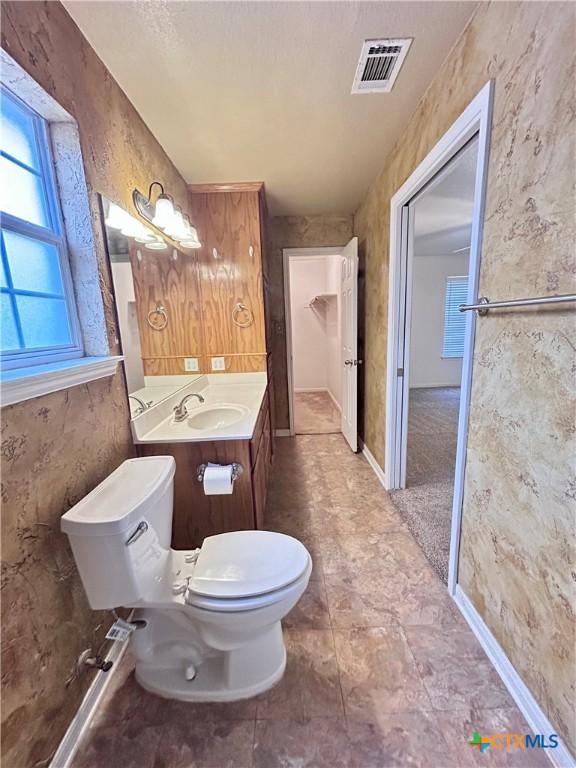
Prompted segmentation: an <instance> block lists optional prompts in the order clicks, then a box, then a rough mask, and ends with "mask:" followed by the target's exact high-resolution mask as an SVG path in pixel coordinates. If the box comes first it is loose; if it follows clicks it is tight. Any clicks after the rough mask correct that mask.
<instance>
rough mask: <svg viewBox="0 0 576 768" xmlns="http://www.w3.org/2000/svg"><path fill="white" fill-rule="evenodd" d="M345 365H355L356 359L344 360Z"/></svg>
mask: <svg viewBox="0 0 576 768" xmlns="http://www.w3.org/2000/svg"><path fill="white" fill-rule="evenodd" d="M344 365H354V360H344Z"/></svg>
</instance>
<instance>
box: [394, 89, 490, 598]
mask: <svg viewBox="0 0 576 768" xmlns="http://www.w3.org/2000/svg"><path fill="white" fill-rule="evenodd" d="M493 99H494V81H493V80H489V81H488V82H487V83H486V84H485V85H484V87H483V88H482V89H481V90H480V92H479V93H478V94H477V95H476V97H475V98H474V99H473V100H472V101H471V102H470V104H469V105H468V106H467V107H466V109H465V110H464V112H462V114H461V115H460V117H458V118H457V120H456V121H455V122H454V123H453V124H452V125H451V127H450V128H449V129H448V131H446V133H445V134H444V135H443V136H442V138H441V139H440V141H439V142H438V143H437V144H436V145H435V146H434V148H433V149H432V150H431V151H430V152H429V154H428V155H427V156H426V157H425V158H424V160H423V161H422V162H421V163H420V164H419V165H418V167H417V168H416V169H415V170H414V172H413V173H412V174H411V175H410V177H409V178H408V179H407V180H406V181H405V182H404V184H403V185H402V186H401V187H400V189H398V191H397V192H396V193H395V195H394V196H393V197H392V199H391V201H390V272H389V286H388V334H387V370H386V412H385V413H386V423H385V446H384V452H385V463H384V467H385V474H386V487H387V488H388V489H390V490H392V489H395V488H397V487H398V484H399V476H400V461H401V452H402V450H403V449H404V446H403V445H402V438H403V440H404V443H405V440H406V430H407V409H406V408H404V409H403V408H402V403H403V402H407V397H408V392H409V373H410V372H409V344H410V339H409V327H408V329H407V330H408V333H405V329H404V328H401V327H400V325H401V324H400V318H401V317H406V316H407V315H405V312H406V311H407V308H409V307H410V305H411V290H412V284H411V276H412V254H411V253H410V249H409V247H408V246H409V244H408V237H407V235H408V215H407V214H408V205H409V203H410V201H411V200H412V199H413V198H414V197H415V196H416V195H417V194H418V192H419V191H420V190H421V189H422V188H423V187H424V186H425V185H426V184H428V182H429V181H430V180H431V179H432V178H433V177H434V176H435V175H436V174H437V173H438V172H439V171H441V170H442V168H443V167H444V166H445V165H446V164H447V163H449V162H450V160H451V159H452V158H453V157H454V155H456V154H457V153H458V152H459V151H460V150H461V149H462V147H464V145H465V144H467V143H468V142H469V141H470V139H472V138H473V137H474V136H475V135H476V134H477V135H478V157H477V161H476V179H475V189H474V209H473V214H472V236H471V241H470V256H469V271H468V275H469V281H468V302H469V303H474V302H475V301H476V297H477V295H478V282H479V273H480V254H481V248H482V225H483V221H484V209H485V200H486V180H487V174H488V156H489V151H490V133H491V127H492V104H493ZM403 288H405V290H402V289H403ZM475 326H476V314H475V313H474V312H468V313H466V335H465V341H464V358H463V360H462V383H461V390H460V410H459V416H458V443H457V449H456V466H455V474H454V499H453V505H452V524H451V534H450V557H449V565H448V590H449V592H450V593H451V594H452V595H453V594H454V592H455V589H456V583H457V571H458V551H459V544H460V526H461V521H462V498H463V491H464V473H465V468H466V444H467V438H468V414H469V408H470V391H471V386H472V355H473V350H474V333H475ZM400 360H403V361H404V371H403V376H401V377H400V376H398V375H397V371H398V368H399V365H398V362H399V361H400Z"/></svg>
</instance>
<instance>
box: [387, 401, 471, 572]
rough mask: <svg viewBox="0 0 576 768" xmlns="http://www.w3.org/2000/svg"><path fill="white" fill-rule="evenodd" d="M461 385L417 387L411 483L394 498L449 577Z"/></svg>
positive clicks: (411, 412) (411, 433) (410, 441)
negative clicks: (431, 387)
mask: <svg viewBox="0 0 576 768" xmlns="http://www.w3.org/2000/svg"><path fill="white" fill-rule="evenodd" d="M459 407H460V388H459V387H443V388H440V387H438V388H434V389H411V390H410V405H409V411H408V455H407V473H406V486H407V487H406V488H405V489H404V490H403V491H394V492H393V493H392V500H393V502H394V504H395V505H396V507H397V509H398V510H399V512H400V513H401V515H402V516H403V517H404V519H405V521H406V523H407V525H408V527H409V528H410V530H411V531H412V534H413V535H414V538H415V539H416V541H417V542H418V543H419V544H420V546H421V547H422V549H423V550H424V554H425V555H426V557H427V558H428V560H429V561H430V563H431V564H432V566H433V567H434V568H435V570H436V572H437V573H438V575H439V576H440V578H441V579H442V580H443V581H444V582H445V583H446V582H447V581H448V557H449V554H450V525H451V520H452V497H453V494H454V466H455V463H456V442H457V437H458V409H459Z"/></svg>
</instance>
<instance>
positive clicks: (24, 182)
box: [0, 157, 50, 227]
mask: <svg viewBox="0 0 576 768" xmlns="http://www.w3.org/2000/svg"><path fill="white" fill-rule="evenodd" d="M0 210H2V211H4V213H10V214H12V216H18V218H20V219H24V221H30V222H31V223H32V224H38V225H39V226H41V227H48V226H49V223H50V222H49V218H48V211H47V210H46V201H45V199H44V192H43V189H42V180H41V179H40V177H39V176H35V175H34V174H33V173H31V172H30V171H27V170H26V169H25V168H21V167H20V166H19V165H16V163H13V162H11V161H10V160H8V159H6V158H5V157H0Z"/></svg>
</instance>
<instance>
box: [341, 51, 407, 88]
mask: <svg viewBox="0 0 576 768" xmlns="http://www.w3.org/2000/svg"><path fill="white" fill-rule="evenodd" d="M411 45H412V38H405V39H402V40H365V41H364V45H363V46H362V51H361V53H360V61H359V62H358V66H357V67H356V75H355V76H354V82H353V83H352V93H388V92H389V91H391V90H392V86H393V85H394V81H395V80H396V78H397V77H398V73H399V72H400V67H401V66H402V63H403V61H404V59H405V58H406V54H407V53H408V49H409V48H410V46H411Z"/></svg>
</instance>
